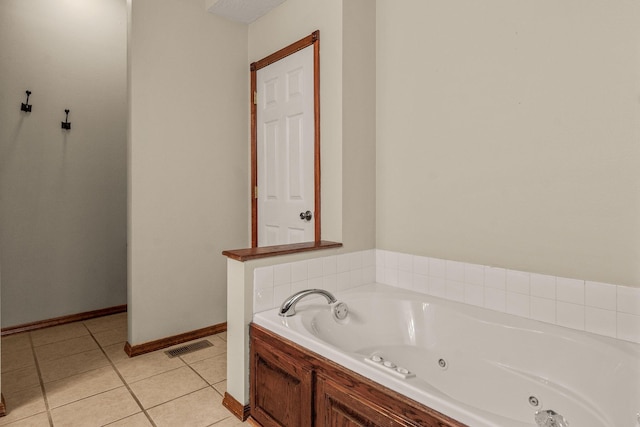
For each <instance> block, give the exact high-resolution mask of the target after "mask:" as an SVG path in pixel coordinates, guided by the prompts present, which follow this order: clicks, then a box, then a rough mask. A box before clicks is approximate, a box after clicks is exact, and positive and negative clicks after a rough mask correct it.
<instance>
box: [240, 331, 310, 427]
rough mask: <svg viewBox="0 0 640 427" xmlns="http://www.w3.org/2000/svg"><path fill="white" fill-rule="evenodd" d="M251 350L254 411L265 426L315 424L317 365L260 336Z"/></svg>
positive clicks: (288, 426)
mask: <svg viewBox="0 0 640 427" xmlns="http://www.w3.org/2000/svg"><path fill="white" fill-rule="evenodd" d="M251 347H252V350H251V370H252V372H251V415H252V416H253V418H255V419H256V421H258V422H259V423H260V424H261V425H262V426H264V427H272V426H273V427H276V426H277V427H311V426H312V413H311V412H312V408H313V400H312V399H313V388H312V385H313V367H312V366H310V365H308V364H305V363H304V362H302V363H301V361H297V362H296V360H294V359H292V358H290V357H289V356H288V355H287V354H285V353H283V352H281V351H279V350H278V349H276V348H275V347H273V346H271V345H269V344H267V343H265V342H263V341H259V340H253V341H252V346H251Z"/></svg>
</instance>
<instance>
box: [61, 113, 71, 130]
mask: <svg viewBox="0 0 640 427" xmlns="http://www.w3.org/2000/svg"><path fill="white" fill-rule="evenodd" d="M64 112H65V113H67V117H66V118H65V119H64V122H60V124H61V125H62V129H66V130H69V129H71V123H69V110H64Z"/></svg>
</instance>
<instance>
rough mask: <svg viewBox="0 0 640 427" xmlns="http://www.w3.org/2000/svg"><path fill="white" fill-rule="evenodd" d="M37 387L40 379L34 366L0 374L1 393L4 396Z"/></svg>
mask: <svg viewBox="0 0 640 427" xmlns="http://www.w3.org/2000/svg"><path fill="white" fill-rule="evenodd" d="M38 385H40V378H39V377H38V369H37V368H36V366H35V365H31V366H27V367H25V368H20V369H14V370H13V371H9V372H3V373H2V393H3V394H5V395H7V394H9V393H14V392H16V391H20V390H24V389H25V388H31V387H35V386H38Z"/></svg>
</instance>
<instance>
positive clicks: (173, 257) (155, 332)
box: [128, 0, 249, 345]
mask: <svg viewBox="0 0 640 427" xmlns="http://www.w3.org/2000/svg"><path fill="white" fill-rule="evenodd" d="M129 49H130V50H129V74H130V76H129V85H130V86H129V90H130V94H129V103H130V105H129V120H130V124H131V128H130V130H129V133H130V135H129V162H130V164H129V288H128V290H129V342H130V343H131V344H133V345H135V344H140V343H142V342H146V341H150V340H155V339H159V338H163V337H167V336H170V335H175V334H179V333H183V332H187V331H191V330H194V329H198V328H203V327H206V326H210V325H214V324H218V323H222V322H225V321H226V314H227V309H226V265H225V258H224V257H222V256H221V252H222V251H223V250H224V249H229V248H234V247H242V246H245V245H246V244H247V242H248V241H249V240H248V239H249V237H248V233H247V224H248V221H249V217H248V214H247V213H248V206H247V205H248V200H249V196H248V194H249V193H248V176H249V171H248V167H247V158H248V155H249V154H248V144H247V138H248V121H247V120H248V119H247V117H248V114H249V112H248V103H247V99H248V81H249V73H248V64H247V27H246V26H245V25H240V24H235V23H232V22H229V21H226V20H224V19H222V18H219V17H217V16H215V15H212V14H210V13H207V12H206V10H205V8H204V3H203V2H199V1H192V0H166V1H162V2H157V1H154V0H134V1H133V2H132V4H131V12H130V34H129Z"/></svg>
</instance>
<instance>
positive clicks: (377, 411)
mask: <svg viewBox="0 0 640 427" xmlns="http://www.w3.org/2000/svg"><path fill="white" fill-rule="evenodd" d="M316 384H317V386H316V390H317V393H316V426H317V427H401V426H415V425H417V424H414V423H411V422H407V421H406V420H403V419H402V418H400V417H397V416H394V415H393V414H391V413H390V412H388V411H386V410H384V409H382V408H381V407H379V406H377V405H375V404H371V403H369V402H367V401H366V400H365V399H363V398H361V397H360V396H358V395H355V394H354V393H353V390H349V389H347V388H345V387H343V386H340V385H339V384H337V383H335V382H334V381H332V380H330V379H328V378H324V377H321V376H318V378H317V383H316Z"/></svg>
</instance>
